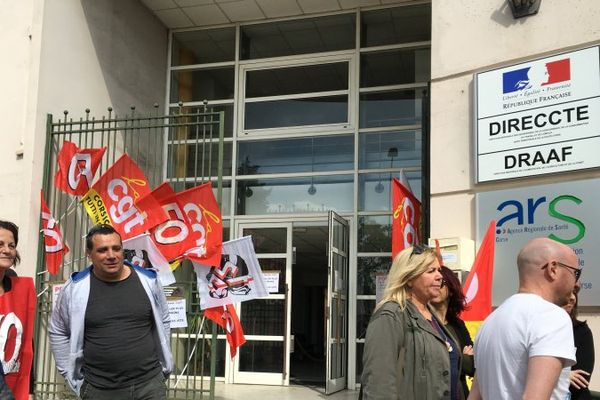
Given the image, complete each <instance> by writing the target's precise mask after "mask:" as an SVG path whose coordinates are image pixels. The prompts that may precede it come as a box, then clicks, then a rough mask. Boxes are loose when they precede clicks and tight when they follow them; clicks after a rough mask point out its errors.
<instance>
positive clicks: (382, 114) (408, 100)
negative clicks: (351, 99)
mask: <svg viewBox="0 0 600 400" xmlns="http://www.w3.org/2000/svg"><path fill="white" fill-rule="evenodd" d="M422 92H423V89H421V90H398V91H390V92H375V93H362V94H361V95H360V127H361V128H374V127H381V126H395V125H415V124H420V123H421V114H422V104H421V103H422Z"/></svg>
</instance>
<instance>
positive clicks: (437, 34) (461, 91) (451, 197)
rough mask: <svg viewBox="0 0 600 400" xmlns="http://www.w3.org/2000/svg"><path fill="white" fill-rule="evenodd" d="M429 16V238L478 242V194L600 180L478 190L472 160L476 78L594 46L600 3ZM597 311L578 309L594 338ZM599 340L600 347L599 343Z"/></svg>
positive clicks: (599, 352) (546, 3)
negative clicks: (522, 14)
mask: <svg viewBox="0 0 600 400" xmlns="http://www.w3.org/2000/svg"><path fill="white" fill-rule="evenodd" d="M432 12H433V22H432V46H431V51H432V61H431V68H432V70H431V74H432V85H431V236H432V237H453V236H465V237H468V238H471V239H477V238H476V237H475V218H476V215H475V202H474V195H475V193H477V192H481V191H488V190H497V189H507V188H512V187H522V186H525V185H537V184H544V183H552V182H562V181H569V180H575V179H583V178H590V177H596V178H597V177H600V171H598V170H596V171H587V172H574V173H568V174H561V175H554V176H546V177H538V178H528V179H526V180H514V181H509V182H496V183H488V184H478V185H476V184H475V183H474V172H475V170H474V156H473V154H474V144H475V139H474V129H473V118H474V114H473V113H474V108H473V74H474V73H477V72H482V71H485V70H488V69H492V68H496V67H501V66H505V65H511V64H517V63H519V62H523V61H527V60H529V59H533V58H539V57H544V56H546V55H550V54H554V53H560V52H564V51H570V50H573V49H577V48H583V47H587V46H591V45H597V44H598V43H600V2H599V1H596V0H569V1H568V2H565V1H564V0H543V1H542V4H541V7H540V10H539V13H538V14H537V15H535V16H531V17H527V18H523V19H518V20H515V19H514V18H513V17H512V14H511V11H510V8H509V7H508V4H507V2H506V1H505V0H489V1H470V0H453V1H446V0H432ZM449 149H450V151H449ZM598 311H599V310H598V309H596V308H587V309H586V308H583V309H582V310H581V316H582V319H587V320H588V323H589V324H590V327H591V328H592V331H595V332H600V313H599V312H598ZM596 339H597V343H600V336H597V337H596ZM596 359H600V345H597V346H596ZM591 388H592V389H593V390H600V379H592V385H591Z"/></svg>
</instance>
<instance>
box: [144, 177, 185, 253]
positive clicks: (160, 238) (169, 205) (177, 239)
mask: <svg viewBox="0 0 600 400" xmlns="http://www.w3.org/2000/svg"><path fill="white" fill-rule="evenodd" d="M152 194H153V195H154V198H155V199H156V200H157V201H158V202H159V204H160V205H161V206H162V208H163V210H164V211H165V213H166V214H167V216H168V218H169V219H168V220H167V221H166V222H163V223H162V224H160V225H158V226H156V227H154V228H152V230H151V231H150V237H151V239H152V241H153V242H154V244H156V248H157V249H158V250H159V251H160V252H161V253H162V255H163V256H165V258H166V259H167V260H169V261H171V260H175V259H176V258H178V257H181V256H182V255H183V253H185V252H186V251H187V250H189V249H191V248H193V247H195V240H194V235H193V234H192V232H193V228H192V225H191V224H190V223H189V220H188V217H187V216H186V213H185V212H184V206H183V205H181V204H179V202H178V201H177V198H176V195H175V192H174V191H173V189H172V188H171V186H170V185H169V183H168V182H165V183H163V184H162V185H160V186H159V187H157V188H156V189H154V191H152ZM188 209H189V207H188Z"/></svg>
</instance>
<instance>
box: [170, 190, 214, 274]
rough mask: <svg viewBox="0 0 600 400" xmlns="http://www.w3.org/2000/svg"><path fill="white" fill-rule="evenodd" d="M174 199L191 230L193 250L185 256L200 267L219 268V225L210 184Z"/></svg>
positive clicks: (183, 193) (188, 191) (178, 194)
mask: <svg viewBox="0 0 600 400" xmlns="http://www.w3.org/2000/svg"><path fill="white" fill-rule="evenodd" d="M176 199H177V201H178V202H179V204H181V206H182V207H183V212H184V213H185V215H186V216H187V218H188V220H189V222H190V224H191V226H192V232H191V235H192V238H193V239H194V247H193V248H192V249H190V250H188V251H187V252H186V253H185V256H186V257H187V258H189V259H191V260H192V261H195V262H198V263H199V264H202V265H207V266H219V265H220V264H221V249H222V246H223V222H222V220H221V211H220V209H219V204H218V203H217V200H216V199H215V195H214V194H213V191H212V186H211V184H210V182H209V183H204V184H202V185H200V186H196V187H194V188H192V189H188V190H186V191H184V192H180V193H177V195H176Z"/></svg>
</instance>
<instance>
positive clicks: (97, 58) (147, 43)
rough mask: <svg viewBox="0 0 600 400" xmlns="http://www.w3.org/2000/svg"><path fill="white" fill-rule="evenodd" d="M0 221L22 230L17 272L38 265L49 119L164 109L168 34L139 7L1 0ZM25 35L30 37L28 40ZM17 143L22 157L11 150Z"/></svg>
mask: <svg viewBox="0 0 600 400" xmlns="http://www.w3.org/2000/svg"><path fill="white" fill-rule="evenodd" d="M0 4H1V5H2V10H3V12H2V13H0V33H1V34H0V50H2V54H3V62H2V63H1V65H0V79H1V80H2V81H1V82H2V87H3V92H4V96H3V97H2V99H0V110H2V121H3V130H2V146H0V178H2V181H3V182H4V187H3V189H2V190H1V191H0V209H2V210H3V211H2V212H0V218H6V219H10V220H13V221H14V222H16V223H17V224H18V225H19V226H20V241H19V250H20V252H21V255H22V258H23V263H22V266H21V267H20V271H21V274H23V275H29V276H33V275H34V273H35V268H36V258H37V257H36V255H37V241H38V229H39V228H38V223H39V217H38V216H39V193H40V189H41V187H42V179H43V172H44V171H43V169H44V152H45V147H44V146H45V142H46V141H45V132H46V114H48V113H50V114H53V115H54V118H55V119H58V118H63V110H69V112H70V116H71V117H73V118H77V119H78V118H79V117H82V116H84V111H85V109H86V108H89V109H91V111H92V114H91V115H93V116H96V117H100V116H102V115H105V114H106V112H107V111H106V110H107V107H109V106H112V107H113V108H114V109H115V110H116V112H117V113H118V114H121V115H122V114H123V113H125V112H128V111H129V106H130V105H136V106H137V110H138V111H141V112H144V111H146V110H148V109H151V108H152V105H153V104H154V103H155V102H158V103H159V104H161V107H164V104H163V103H164V99H165V87H166V65H167V37H168V36H167V30H166V28H165V27H164V26H163V25H162V23H161V22H160V21H159V20H158V19H157V18H156V17H155V16H154V15H153V14H151V13H150V11H149V10H148V9H147V8H146V7H145V6H144V5H142V4H141V3H140V2H139V1H138V0H102V1H96V0H43V1H42V0H36V1H33V0H22V1H6V0H5V1H1V2H0ZM30 34H31V38H30V37H29V35H30ZM21 143H23V145H22V148H23V158H22V159H21V160H17V159H16V156H15V151H16V150H17V149H19V148H20V147H21Z"/></svg>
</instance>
